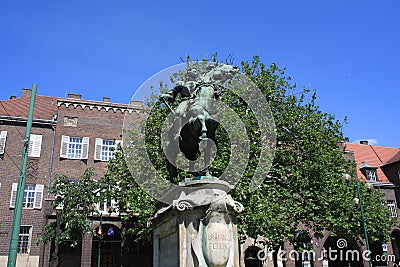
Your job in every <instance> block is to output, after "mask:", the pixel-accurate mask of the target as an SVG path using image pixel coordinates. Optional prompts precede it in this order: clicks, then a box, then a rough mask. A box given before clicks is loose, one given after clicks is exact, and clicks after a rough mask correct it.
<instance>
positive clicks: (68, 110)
mask: <svg viewBox="0 0 400 267" xmlns="http://www.w3.org/2000/svg"><path fill="white" fill-rule="evenodd" d="M30 94H31V90H30V89H23V90H22V96H21V97H20V98H16V97H11V98H10V99H9V100H4V101H1V105H0V122H1V123H0V132H1V139H0V161H1V163H0V164H1V165H0V183H1V186H0V199H1V204H0V239H1V240H4V241H7V242H0V266H6V265H7V256H8V250H9V240H10V237H11V236H10V233H11V227H12V219H13V212H14V209H13V208H14V205H15V193H16V183H17V181H18V176H19V172H20V170H19V169H20V167H21V155H22V149H23V140H24V136H25V130H26V121H27V119H26V118H27V114H28V108H29V101H30ZM142 108H143V106H142V103H141V102H131V104H130V105H127V104H117V103H112V102H110V99H109V98H107V97H105V98H104V99H103V101H89V100H83V99H81V96H80V95H78V94H69V95H68V97H67V98H57V97H47V96H40V95H38V96H36V101H35V112H34V120H33V125H32V130H31V138H30V146H29V156H28V166H27V174H26V177H27V181H26V187H25V191H24V203H23V211H22V220H21V229H20V238H19V247H18V256H17V262H18V265H17V266H51V260H52V259H53V257H52V256H54V255H52V252H53V250H54V244H52V243H51V242H50V243H48V244H43V243H39V244H37V241H38V239H39V238H40V236H41V232H42V228H43V226H44V225H46V224H48V223H50V222H52V221H55V220H56V213H55V210H53V209H52V207H51V200H52V196H51V195H49V193H48V190H49V187H50V185H51V183H52V181H53V179H54V177H56V176H57V175H67V176H68V177H69V178H70V179H71V181H79V178H80V177H81V176H82V174H83V173H84V171H85V170H86V169H88V168H93V169H94V170H95V173H96V177H94V179H97V178H100V177H101V176H102V174H103V172H104V171H105V167H106V165H107V163H108V161H109V160H110V159H111V158H113V156H114V154H113V153H114V151H113V149H114V148H115V147H116V146H117V144H118V142H120V141H122V128H123V122H124V118H125V116H130V117H132V116H133V117H134V116H136V115H135V114H136V113H138V112H139V111H140V110H141V109H142ZM98 208H99V210H100V211H101V213H102V230H103V231H104V230H105V231H108V230H110V229H112V231H113V235H112V236H110V237H109V238H108V239H107V238H105V239H104V240H102V248H101V257H102V258H101V261H102V262H103V263H104V264H102V266H146V265H145V262H146V259H143V260H142V259H140V257H142V256H140V255H138V254H139V253H136V254H135V253H131V254H130V255H125V256H124V255H122V254H121V251H122V249H121V246H122V243H123V241H126V238H125V237H124V235H123V233H122V222H121V220H120V219H119V214H117V213H111V214H110V213H108V211H107V210H106V209H105V208H104V206H103V207H102V205H100V204H99V205H98ZM91 219H92V227H93V229H98V228H99V226H100V220H99V216H97V217H96V216H94V217H93V218H91ZM98 244H99V240H98V238H97V237H96V236H91V235H90V234H87V235H85V236H84V237H83V240H82V242H81V244H79V245H78V246H77V247H75V248H71V247H68V246H61V247H60V249H59V259H58V260H59V266H87V267H89V266H97V255H98V246H99V245H98ZM149 253H150V252H149ZM140 254H142V253H140ZM150 255H151V253H150ZM150 262H151V260H150Z"/></svg>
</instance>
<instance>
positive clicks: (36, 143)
mask: <svg viewBox="0 0 400 267" xmlns="http://www.w3.org/2000/svg"><path fill="white" fill-rule="evenodd" d="M41 150H42V135H40V134H31V136H30V138H29V148H28V157H34V158H40V152H41Z"/></svg>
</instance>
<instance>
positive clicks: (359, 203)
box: [343, 173, 372, 267]
mask: <svg viewBox="0 0 400 267" xmlns="http://www.w3.org/2000/svg"><path fill="white" fill-rule="evenodd" d="M343 178H344V180H345V181H346V183H350V180H351V176H350V175H349V174H347V173H345V174H344V175H343ZM354 187H355V188H356V190H357V197H356V198H354V199H353V201H354V204H356V205H357V206H359V207H360V212H361V224H362V227H363V231H364V237H365V246H366V248H367V250H368V251H370V249H369V243H368V233H367V225H366V223H365V217H364V209H363V203H362V199H361V192H360V184H359V182H358V180H357V182H356V184H355V185H354ZM365 187H366V189H367V191H369V192H370V191H371V190H372V185H371V184H370V183H367V184H365ZM368 261H369V266H370V267H372V261H371V256H370V255H368Z"/></svg>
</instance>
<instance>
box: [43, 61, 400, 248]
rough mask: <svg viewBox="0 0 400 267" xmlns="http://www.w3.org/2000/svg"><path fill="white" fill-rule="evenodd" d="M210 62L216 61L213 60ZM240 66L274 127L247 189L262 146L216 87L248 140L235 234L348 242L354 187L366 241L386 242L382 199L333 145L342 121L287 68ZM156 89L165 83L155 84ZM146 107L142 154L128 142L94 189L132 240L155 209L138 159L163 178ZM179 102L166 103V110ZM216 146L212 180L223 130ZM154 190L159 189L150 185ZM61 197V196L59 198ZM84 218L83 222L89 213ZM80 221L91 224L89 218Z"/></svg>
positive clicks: (152, 118) (147, 231) (225, 142)
mask: <svg viewBox="0 0 400 267" xmlns="http://www.w3.org/2000/svg"><path fill="white" fill-rule="evenodd" d="M213 60H214V61H216V60H215V58H214V59H213ZM240 68H241V71H242V72H243V73H244V74H245V75H246V76H247V77H248V78H249V79H251V80H252V81H253V82H254V83H255V84H256V86H257V87H258V88H259V89H260V90H261V92H262V94H263V95H264V97H265V98H266V100H267V101H268V103H269V106H270V109H271V112H272V114H273V117H274V120H275V127H276V149H275V157H274V159H273V162H272V167H271V168H270V170H268V173H267V175H266V177H265V179H264V181H263V182H262V183H261V185H260V186H258V188H257V189H256V190H254V188H253V187H252V186H250V184H251V180H252V177H253V174H254V170H255V169H256V166H257V164H258V163H259V160H260V158H259V157H260V150H261V147H260V146H261V145H265V144H263V142H261V137H260V132H259V130H260V127H259V125H258V124H257V122H256V120H255V119H254V114H253V113H252V110H251V108H250V107H249V106H248V105H247V104H246V102H245V101H244V100H243V99H241V98H240V97H238V95H236V94H235V93H233V92H232V91H231V90H229V88H222V90H221V92H220V97H219V101H221V102H222V103H224V104H226V105H228V106H229V107H231V108H232V109H233V110H234V111H235V113H236V114H238V116H239V117H240V118H241V119H242V122H243V123H244V125H245V127H246V131H247V135H248V140H249V148H250V158H249V161H248V164H247V167H246V170H245V172H244V175H243V177H242V179H241V180H240V181H239V182H238V183H237V184H236V186H235V189H234V190H233V191H232V192H231V193H232V195H233V197H234V199H235V200H237V201H239V202H241V203H242V204H243V205H244V207H245V211H244V212H243V213H242V214H240V215H239V218H238V219H239V227H240V230H241V231H242V232H246V233H247V234H248V235H249V236H253V237H256V236H257V235H261V236H264V237H266V238H267V240H268V242H269V243H270V245H271V246H276V245H278V244H280V243H281V242H282V241H285V240H289V241H291V242H293V243H295V242H296V240H295V234H296V233H297V232H298V230H299V227H300V226H301V227H303V228H306V229H309V230H312V231H314V232H316V233H321V234H322V232H323V231H324V230H329V231H331V232H333V233H337V234H343V235H346V236H355V237H362V236H363V233H362V227H361V226H360V221H359V219H360V211H359V207H357V206H355V205H354V204H353V203H352V200H353V198H354V197H355V196H356V191H355V188H354V185H355V184H356V183H360V188H361V195H362V200H363V203H364V209H365V216H366V218H367V219H368V226H367V230H368V234H369V237H370V239H371V241H376V240H384V239H385V238H386V237H387V234H388V231H389V230H390V228H391V227H392V225H393V220H391V219H389V216H388V211H387V210H386V209H384V208H382V205H381V202H382V194H381V193H379V192H378V191H377V190H373V191H372V192H370V193H368V192H367V191H366V190H365V189H364V187H363V184H364V182H361V181H358V180H357V179H355V175H356V174H355V169H354V167H355V166H354V163H353V162H348V161H346V160H345V158H344V157H343V153H344V152H343V151H341V150H340V149H339V146H338V142H341V141H343V140H344V139H345V137H344V136H343V133H342V123H341V122H340V121H338V120H337V119H335V117H334V116H333V115H331V114H328V113H325V112H323V111H321V110H320V108H319V107H318V105H317V104H316V93H315V92H311V91H309V90H307V89H298V88H296V84H294V83H292V82H291V78H290V77H288V76H287V75H286V74H285V69H280V68H278V67H277V66H276V65H275V64H271V65H270V66H266V65H264V64H262V63H261V62H260V60H259V58H258V57H254V59H253V60H252V61H251V62H242V64H241V67H240ZM177 78H179V73H178V74H176V75H174V76H173V77H172V79H173V80H174V79H177ZM161 87H165V85H163V84H161ZM151 101H154V103H153V104H154V108H153V109H152V111H151V114H150V115H149V117H148V119H147V121H146V127H145V128H144V129H145V134H146V138H145V147H144V148H142V149H143V151H141V152H142V153H136V154H135V155H131V154H129V152H130V151H131V150H129V145H134V143H129V144H125V145H127V149H124V150H123V151H122V150H120V151H118V152H117V153H116V158H115V159H113V160H111V161H110V163H109V164H108V170H107V172H106V173H105V174H104V177H103V178H102V179H101V180H100V181H98V182H97V183H96V187H97V190H98V191H99V192H100V198H101V199H103V200H104V199H115V200H117V203H118V204H117V205H118V209H119V210H120V211H121V212H123V214H124V215H123V219H124V220H126V221H129V222H130V223H131V224H130V225H131V227H130V230H129V231H130V232H131V233H132V234H133V235H134V236H135V237H136V239H137V240H143V239H150V238H151V228H150V227H148V224H147V222H148V219H149V217H150V216H151V215H152V214H153V213H154V211H155V205H154V203H155V200H154V199H152V198H151V197H150V196H149V195H148V194H147V193H146V192H144V191H143V190H142V188H141V187H140V186H138V184H137V183H136V182H137V180H135V179H134V178H135V176H136V175H139V174H140V175H144V176H146V174H147V173H140V172H146V171H147V170H146V169H143V168H142V166H141V165H140V163H141V162H142V161H141V160H142V159H143V157H145V156H144V155H146V157H147V155H148V157H149V158H150V160H151V162H152V164H153V165H154V167H155V169H156V170H157V172H158V174H159V175H160V176H161V177H163V178H164V179H168V172H167V169H166V167H165V160H164V156H163V151H162V148H161V146H160V144H161V137H160V132H161V129H162V125H161V124H162V122H163V121H164V119H165V118H166V117H167V114H168V113H169V111H168V109H167V108H166V107H165V105H163V104H162V103H160V102H157V101H156V99H153V100H151ZM177 101H178V100H177ZM177 103H178V102H175V103H172V107H175V106H176V105H177ZM145 112H149V111H148V110H146V111H145ZM137 134H143V132H142V133H140V132H137V131H130V132H125V133H124V135H125V136H126V137H128V138H124V139H126V140H134V138H135V136H136V135H137ZM217 140H218V146H217V147H218V151H217V156H216V158H215V160H214V161H213V163H212V165H211V171H212V173H213V174H214V175H215V176H218V175H219V174H221V173H222V172H223V171H224V170H225V168H226V166H227V164H228V162H229V160H230V156H229V155H230V146H229V138H228V137H227V133H226V131H225V130H224V129H223V128H222V127H220V128H219V129H218V131H217ZM267 145H268V144H267ZM136 151H137V150H136ZM127 162H128V164H127ZM128 166H129V167H130V168H129V167H128ZM132 166H134V167H132ZM344 173H349V174H351V175H352V176H353V177H354V178H353V179H352V181H350V184H346V183H345V181H344V180H343V174H344ZM148 175H151V173H148ZM187 175H188V173H186V172H180V173H179V175H178V178H177V180H176V181H175V182H177V181H179V180H181V179H182V178H184V177H187ZM60 182H61V183H64V182H63V181H59V180H56V183H55V184H54V185H53V190H54V191H55V192H56V191H57V190H58V189H57V188H58V187H59V185H58V184H59V183H60ZM143 182H144V181H141V182H140V183H141V184H142V183H143ZM89 189H90V190H92V187H91V186H89V187H88V190H89ZM100 189H101V190H100ZM154 189H155V190H157V186H156V185H155V186H154ZM82 194H85V192H82ZM63 196H64V197H65V198H67V196H66V195H65V193H64V194H63ZM68 198H69V196H68ZM96 201H98V199H96ZM56 204H57V202H56ZM70 212H71V211H70V210H66V209H64V210H63V212H62V214H63V216H64V217H63V218H71V216H70ZM86 212H87V213H86V216H87V217H88V216H89V213H90V212H93V211H88V210H87V211H86ZM87 217H86V218H87ZM71 220H74V219H73V218H72V219H71ZM77 220H78V221H77V222H76V223H75V222H74V225H76V226H77V227H78V228H79V227H80V228H81V230H85V229H87V225H85V224H84V223H81V217H78V219H77ZM86 223H87V224H88V223H89V220H88V219H87V220H86ZM52 229H54V227H53V228H52ZM48 236H52V235H51V234H48ZM53 236H54V235H53ZM59 239H60V238H59ZM60 240H61V239H60Z"/></svg>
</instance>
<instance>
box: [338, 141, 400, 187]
mask: <svg viewBox="0 0 400 267" xmlns="http://www.w3.org/2000/svg"><path fill="white" fill-rule="evenodd" d="M345 149H346V150H347V151H353V152H354V158H355V161H356V163H357V177H358V179H361V180H366V179H365V176H364V175H363V174H362V172H361V170H360V168H361V162H365V163H367V164H368V165H371V166H374V167H377V168H378V169H377V174H378V180H379V181H380V182H389V179H388V178H387V177H386V175H385V174H384V173H383V171H382V169H381V168H380V166H382V165H384V164H385V163H386V162H387V161H388V160H390V159H391V158H392V157H393V156H394V155H396V154H398V153H399V152H400V148H394V147H385V146H372V145H362V144H351V143H346V144H345Z"/></svg>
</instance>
